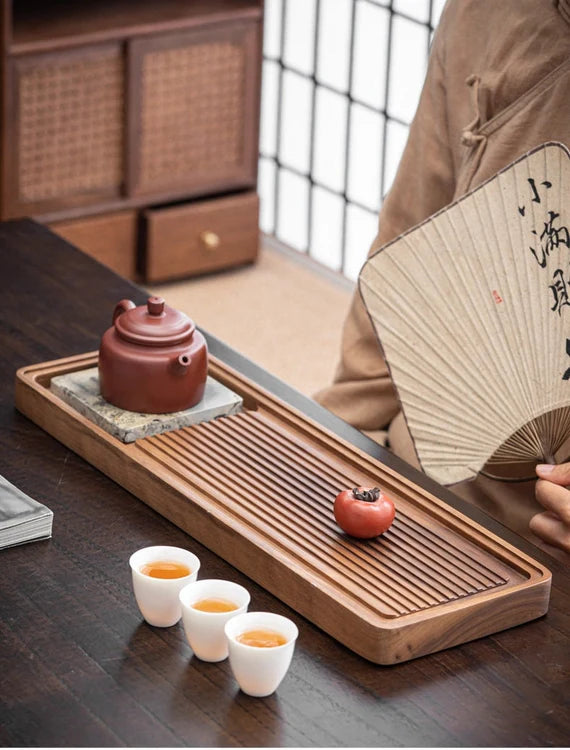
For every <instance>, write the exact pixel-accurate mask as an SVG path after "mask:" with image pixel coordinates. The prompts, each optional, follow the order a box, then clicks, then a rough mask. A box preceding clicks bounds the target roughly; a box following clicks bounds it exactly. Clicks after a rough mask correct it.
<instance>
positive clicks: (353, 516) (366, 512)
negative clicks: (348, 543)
mask: <svg viewBox="0 0 570 750" xmlns="http://www.w3.org/2000/svg"><path fill="white" fill-rule="evenodd" d="M395 515H396V509H395V507H394V503H393V502H392V500H390V498H389V497H388V496H387V495H385V494H384V493H383V492H382V491H381V490H380V488H379V487H374V488H372V489H366V488H364V487H355V488H354V489H353V490H343V491H342V492H341V493H339V494H338V495H337V496H336V499H335V501H334V517H335V520H336V522H337V523H338V525H339V526H340V528H341V529H342V530H343V531H345V532H346V533H347V534H350V536H354V537H357V538H358V539H373V538H374V537H375V536H379V535H380V534H383V533H384V532H385V531H387V530H388V529H389V528H390V526H391V525H392V521H393V520H394V516H395Z"/></svg>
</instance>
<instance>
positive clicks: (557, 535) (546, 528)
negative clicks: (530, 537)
mask: <svg viewBox="0 0 570 750" xmlns="http://www.w3.org/2000/svg"><path fill="white" fill-rule="evenodd" d="M536 473H537V474H538V476H539V480H538V481H537V483H536V490H535V494H536V499H537V500H538V502H539V503H540V504H541V505H542V506H544V508H546V510H545V511H544V512H543V513H537V514H536V515H535V516H533V517H532V518H531V519H530V524H529V526H530V530H531V531H532V532H533V533H534V534H536V535H537V536H539V537H540V538H541V539H542V540H543V541H545V542H547V544H551V545H553V546H554V547H558V548H559V549H561V550H564V551H565V552H566V553H568V554H569V555H570V489H568V487H569V486H570V462H568V463H564V464H558V465H557V466H555V465H552V464H539V465H538V466H537V467H536ZM569 559H570V558H569Z"/></svg>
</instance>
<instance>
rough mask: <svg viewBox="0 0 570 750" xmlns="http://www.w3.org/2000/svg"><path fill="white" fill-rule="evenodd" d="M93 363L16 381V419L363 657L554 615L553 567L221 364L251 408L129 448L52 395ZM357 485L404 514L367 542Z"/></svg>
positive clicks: (93, 356) (390, 657)
mask: <svg viewBox="0 0 570 750" xmlns="http://www.w3.org/2000/svg"><path fill="white" fill-rule="evenodd" d="M96 364H97V353H96V352H94V353H90V354H85V355H79V356H75V357H69V358H66V359H61V360H56V361H53V362H46V363H42V364H38V365H31V366H29V367H24V368H22V369H20V370H19V371H18V373H17V377H16V405H17V408H18V409H19V410H20V411H21V412H22V413H23V414H25V415H26V416H28V417H29V418H30V419H31V420H33V421H34V422H36V423H37V424H38V425H39V426H40V427H42V428H43V429H45V430H46V431H47V432H49V433H50V434H51V435H53V436H54V437H55V438H57V439H58V440H60V441H61V442H62V443H63V444H64V445H66V446H67V447H69V448H70V449H71V450H73V451H75V452H76V453H78V454H79V455H80V456H82V457H83V458H84V459H85V460H87V461H89V462H90V463H91V464H93V465H94V466H96V467H97V468H98V469H100V470H101V471H103V472H104V473H105V474H107V475H108V476H110V477H111V478H112V479H114V480H115V481H116V482H118V483H119V484H121V485H122V486H123V487H125V488H126V489H127V490H129V491H130V492H132V493H133V494H134V495H136V496H137V497H138V498H140V499H141V500H143V501H144V502H145V503H147V504H148V505H150V506H151V507H153V508H154V509H155V510H156V511H158V512H159V513H161V514H162V515H163V516H165V517H166V518H168V519H169V520H170V521H172V522H173V523H174V524H176V525H177V526H179V527H180V528H181V529H183V530H185V531H186V532H187V533H188V534H190V535H191V536H193V537H194V538H195V539H197V540H198V541H199V542H201V543H202V544H204V545H205V546H207V547H208V548H209V549H211V550H212V551H213V552H215V553H216V554H218V555H220V556H221V557H223V558H224V559H225V560H227V561H228V562H229V563H231V564H232V565H234V566H235V567H236V568H238V569H239V570H241V571H242V572H243V573H245V574H246V575H248V576H250V577H251V578H252V579H254V580H255V581H257V582H258V583H259V584H260V585H261V586H263V587H264V588H266V589H267V590H269V591H271V592H272V593H273V594H275V595H276V596H278V597H279V598H280V599H282V600H283V601H284V602H286V603H287V604H288V605H289V606H291V607H292V608H293V609H295V610H296V611H297V612H299V613H300V614H301V615H303V616H304V617H306V618H307V619H309V620H310V621H311V622H313V623H314V624H315V625H317V626H319V627H320V628H322V629H323V630H325V631H326V632H327V633H329V634H330V635H331V636H333V637H334V638H336V639H338V640H339V641H340V642H342V643H343V644H345V645H346V646H348V647H349V648H350V649H352V650H354V651H356V652H357V653H358V654H361V655H362V656H364V657H365V658H367V659H369V660H371V661H373V662H376V663H378V664H394V663H397V662H402V661H406V660H408V659H412V658H414V657H417V656H421V655H423V654H427V653H431V652H433V651H438V650H440V649H443V648H447V647H449V646H453V645H456V644H458V643H463V642H465V641H469V640H472V639H474V638H478V637H481V636H484V635H488V634H490V633H493V632H496V631H498V630H503V629H504V628H508V627H511V626H514V625H518V624H520V623H523V622H526V621H528V620H532V619H534V618H536V617H539V616H540V615H543V614H544V613H545V612H546V611H547V608H548V600H549V594H550V582H551V576H550V573H549V571H548V570H547V569H545V568H544V567H542V566H541V565H540V564H538V563H537V562H535V561H534V560H532V559H531V558H530V557H528V556H527V555H525V554H523V553H522V552H520V551H518V550H517V549H515V548H514V547H512V546H510V545H509V544H507V543H506V542H504V541H502V540H501V539H500V538H498V537H496V536H494V535H493V534H491V533H490V532H489V531H487V530H486V529H484V528H483V527H481V526H479V525H477V524H476V523H475V522H474V521H472V520H470V519H469V518H467V517H466V516H463V515H462V514H461V513H459V512H458V511H456V510H454V509H453V508H451V507H449V506H447V505H446V504H445V503H443V502H442V501H441V500H439V499H438V498H437V497H436V496H434V495H432V494H429V493H428V492H426V491H425V490H423V489H422V488H421V487H419V486H417V485H415V484H414V483H413V482H412V481H410V480H408V479H406V478H405V477H403V476H401V475H400V474H398V473H397V472H395V471H394V470H392V469H390V468H388V467H387V466H384V465H383V464H381V463H380V462H378V461H376V460H375V459H373V458H371V457H369V456H368V455H367V454H365V453H363V452H362V451H360V450H359V449H357V448H355V447H353V446H352V445H350V444H349V443H347V442H345V441H343V440H342V439H340V438H338V437H336V436H335V435H334V434H332V433H330V432H328V431H327V430H325V429H324V428H322V427H321V426H320V425H318V424H317V423H315V422H313V421H312V420H310V419H308V418H307V417H305V416H304V415H303V414H301V413H300V412H299V411H297V410H295V409H293V408H291V407H289V406H288V405H287V404H285V403H284V402H282V401H281V400H280V399H278V398H277V397H275V396H273V395H272V394H270V393H269V392H267V391H266V390H264V389H263V388H261V387H260V386H258V385H256V384H255V383H253V382H252V381H250V380H249V379H247V378H245V377H244V376H242V375H240V374H239V373H238V372H236V371H235V370H233V369H232V368H230V367H229V366H227V365H226V364H224V363H222V362H221V361H220V360H218V359H216V358H214V357H211V358H210V368H209V374H210V375H211V376H212V377H213V378H215V379H216V380H217V381H219V382H221V383H223V384H224V385H225V386H227V387H228V388H230V389H232V390H233V391H234V392H235V393H238V394H239V395H240V396H241V397H242V398H243V409H242V410H241V411H240V412H239V413H237V414H233V415H231V416H226V417H219V418H217V419H214V420H212V421H209V422H202V423H200V424H196V425H192V426H190V427H184V428H178V429H175V430H172V431H170V432H165V433H163V434H161V435H154V436H152V437H144V438H141V439H138V440H136V441H135V442H133V443H129V444H126V443H123V442H121V441H120V440H119V439H117V438H116V437H114V436H113V435H110V434H109V433H108V432H106V431H104V430H102V429H101V428H100V427H98V426H97V425H96V424H94V423H92V422H90V421H89V420H88V419H87V418H86V417H84V416H82V415H81V414H79V412H78V411H76V410H75V409H74V408H72V407H71V406H69V405H68V404H67V403H65V402H64V401H63V400H62V399H61V398H59V397H58V396H57V395H56V394H54V393H53V392H52V391H51V390H50V380H51V378H52V377H55V376H57V375H63V374H67V373H71V372H77V371H79V370H83V369H86V368H91V367H94V366H95V365H96ZM357 485H360V486H375V485H380V486H381V487H382V488H383V489H385V490H386V491H387V492H388V493H389V494H390V495H391V496H392V498H393V499H394V501H395V504H396V511H397V512H396V519H395V521H394V524H393V525H392V527H391V528H390V529H389V530H388V531H387V532H386V533H385V534H384V535H382V536H381V537H379V538H378V539H375V540H372V541H356V540H352V539H350V538H348V537H346V536H345V535H344V534H343V533H342V532H341V531H340V530H339V529H338V527H337V526H336V524H335V521H334V518H333V514H332V508H333V501H334V498H335V496H336V494H337V493H338V492H339V491H340V490H342V489H345V488H351V487H354V486H357Z"/></svg>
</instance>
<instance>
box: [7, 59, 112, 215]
mask: <svg viewBox="0 0 570 750" xmlns="http://www.w3.org/2000/svg"><path fill="white" fill-rule="evenodd" d="M123 49H124V48H123V46H122V45H119V44H106V45H101V46H95V47H83V48H81V49H76V50H72V51H62V52H57V53H49V54H34V55H27V56H24V57H19V58H14V59H13V60H12V61H11V64H10V73H11V90H12V97H13V99H12V104H13V106H12V112H13V113H14V115H13V116H12V117H11V118H10V121H9V128H10V129H11V130H12V132H10V133H9V135H8V142H9V143H10V144H11V148H10V150H9V154H8V163H9V185H10V186H11V190H10V195H9V196H8V201H9V209H8V211H9V215H10V216H22V215H29V214H35V215H40V214H43V213H47V212H51V211H57V210H58V209H60V208H66V207H69V206H82V205H89V204H93V203H96V202H100V201H102V200H107V199H113V198H116V197H118V196H120V194H121V190H122V186H123V184H124V172H125V169H124V164H125V158H124V157H125V155H124V135H125V59H124V52H123Z"/></svg>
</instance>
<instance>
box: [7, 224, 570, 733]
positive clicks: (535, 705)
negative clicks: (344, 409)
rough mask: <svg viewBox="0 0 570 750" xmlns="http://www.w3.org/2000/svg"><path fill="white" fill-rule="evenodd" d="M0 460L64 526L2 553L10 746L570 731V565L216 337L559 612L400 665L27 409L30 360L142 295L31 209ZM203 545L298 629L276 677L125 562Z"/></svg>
mask: <svg viewBox="0 0 570 750" xmlns="http://www.w3.org/2000/svg"><path fill="white" fill-rule="evenodd" d="M0 279H1V282H2V292H1V308H2V313H1V318H0V377H1V390H0V405H1V406H0V409H1V410H0V474H2V475H3V476H5V477H6V478H7V479H8V480H10V481H11V482H13V483H14V484H16V485H17V486H19V487H20V488H21V489H22V490H24V491H25V492H27V493H28V494H30V495H31V496H32V497H35V498H36V499H38V500H40V501H42V502H45V503H46V504H47V505H48V506H49V507H50V508H51V509H52V510H53V511H54V514H55V516H54V529H53V538H52V539H51V540H49V541H43V542H34V543H32V544H27V545H22V546H20V547H13V548H10V549H5V550H2V551H1V552H0V561H1V575H0V743H1V744H2V745H4V746H6V745H11V746H32V745H41V746H54V745H55V746H118V745H127V746H179V745H191V746H234V745H241V746H250V747H251V746H298V747H299V746H301V747H306V746H419V745H421V746H489V745H490V746H529V745H530V746H547V745H548V746H549V745H554V746H567V745H568V744H569V743H570V573H569V571H568V570H567V569H566V568H565V567H564V566H563V565H561V564H560V563H558V562H557V561H555V560H553V559H552V558H549V557H548V556H547V555H546V554H544V553H543V552H541V551H539V550H538V549H535V548H534V547H532V546H531V545H529V544H528V543H526V542H524V541H523V540H520V539H518V538H517V537H515V536H514V535H512V534H511V533H510V532H508V531H506V530H505V529H503V528H502V527H501V526H499V525H498V524H496V523H494V522H493V521H491V520H490V519H488V518H486V517H485V516H484V515H482V514H481V513H479V512H478V511H476V510H475V509H472V508H470V507H468V506H466V505H464V504H463V503H462V501H460V500H459V499H457V498H456V497H455V496H454V495H452V494H451V493H449V492H447V491H445V490H444V489H442V488H437V487H436V485H434V483H433V482H431V481H430V480H428V479H427V478H424V477H423V476H422V475H420V474H418V473H417V472H415V471H413V470H412V469H410V468H409V467H407V466H406V465H405V464H403V463H401V462H399V461H398V460H396V459H395V458H393V457H391V456H390V455H389V454H386V453H385V452H383V451H382V450H381V449H380V448H379V447H378V446H376V444H374V443H372V442H370V441H368V440H367V439H366V438H365V437H363V436H362V435H360V433H358V432H356V431H355V430H353V429H351V428H350V427H348V426H347V425H345V424H344V423H342V422H341V421H340V420H337V419H336V418H334V417H333V416H332V415H330V414H328V413H327V412H325V411H324V410H323V409H321V408H320V407H318V406H317V405H316V404H314V403H313V402H311V401H310V400H309V399H306V398H304V397H303V396H301V395H300V394H298V393H296V392H295V391H293V390H292V389H290V388H288V387H287V386H286V385H285V384H283V383H282V382H280V381H278V380H277V379H275V378H273V377H271V376H270V375H269V374H268V373H266V372H264V371H263V370H261V369H260V368H258V367H256V366H255V365H253V364H252V363H251V362H249V361H248V360H246V359H244V358H242V357H240V355H239V354H237V353H236V352H234V351H232V350H231V349H229V348H228V347H227V346H225V345H224V344H223V343H221V342H219V341H217V340H216V339H214V338H213V337H211V336H210V337H209V345H210V349H211V351H212V352H213V353H214V354H216V355H217V356H219V357H220V358H222V359H224V360H226V361H228V362H230V363H231V364H232V365H233V366H235V367H237V368H238V369H241V370H242V371H243V372H245V373H246V374H247V375H248V376H249V377H251V378H252V379H254V380H256V381H258V382H260V383H261V384H262V385H264V386H265V387H267V388H269V389H270V390H272V391H273V392H274V393H277V394H278V395H279V396H281V397H282V398H283V399H285V400H287V401H289V402H290V403H292V404H293V405H295V406H296V407H297V408H300V409H302V410H304V411H305V412H307V413H308V414H309V415H310V416H312V417H313V418H315V419H317V420H320V421H321V422H322V423H323V424H325V425H326V426H327V427H329V428H330V429H333V430H334V431H336V432H337V433H339V434H341V435H342V436H343V437H345V438H347V439H349V440H352V441H353V442H354V443H357V444H358V445H359V446H360V447H361V448H363V449H364V450H368V451H369V452H370V453H371V454H372V455H376V456H378V457H380V458H381V460H385V461H386V462H387V463H390V464H391V465H392V466H394V467H396V468H398V469H399V470H400V471H401V472H402V473H406V474H408V475H409V476H411V477H413V478H415V479H416V481H418V482H419V483H423V484H424V485H425V486H426V487H427V488H428V489H430V490H431V491H434V488H435V491H436V492H437V494H438V495H439V496H440V497H442V498H443V499H445V500H446V501H447V502H449V503H450V504H452V505H454V506H455V507H458V508H460V509H461V510H463V511H464V512H466V513H467V514H468V515H470V516H471V517H472V518H475V519H476V520H478V521H479V522H480V523H482V524H483V525H485V526H487V527H488V528H490V529H492V530H493V531H494V532H496V533H498V534H499V535H501V536H503V538H506V539H508V540H509V541H511V542H514V543H515V544H516V545H517V546H518V547H520V548H522V549H524V550H525V551H527V552H529V553H530V554H531V555H532V556H533V557H535V558H536V559H538V560H540V561H542V562H545V563H546V564H547V566H548V567H549V568H550V570H551V571H552V573H553V585H552V595H551V604H550V610H549V612H548V614H547V615H546V616H545V617H543V618H541V619H540V620H536V621H534V622H531V623H528V624H525V625H521V626H519V627H517V628H513V629H511V630H508V631H505V632H502V633H498V634H496V635H494V636H491V637H487V638H483V639H480V640H478V641H474V642H471V643H467V644H465V645H463V646H459V647H456V648H453V649H449V650H447V651H443V652H440V653H437V654H432V655H430V656H426V657H423V658H420V659H416V660H414V661H411V662H407V663H405V664H401V665H398V666H393V667H380V666H376V665H374V664H371V663H369V662H367V661H365V660H364V659H362V658H360V657H358V656H356V655H355V654H354V653H352V652H351V651H349V650H348V649H346V648H345V647H343V646H341V645H340V644H339V643H337V642H336V641H334V640H333V639H332V638H330V637H329V636H327V635H326V634H325V633H323V632H322V631H320V630H318V629H317V628H316V627H314V626H313V625H311V624H310V623H309V622H307V621H306V620H304V619H303V618H302V617H300V616H298V615H297V614H296V613H295V612H293V611H291V610H290V609H289V608H288V607H286V606H285V605H284V604H283V603H282V602H280V601H279V600H278V599H276V598H275V597H273V596H272V595H270V594H268V593H267V592H265V591H264V590H263V589H261V588H260V587H259V586H258V585H256V584H255V583H254V582H253V581H251V580H249V579H248V578H246V577H245V576H244V575H242V574H241V573H240V572H239V571H237V570H235V569H234V568H232V567H231V566H230V565H228V564H227V563H225V562H224V561H223V560H222V559H221V558H219V557H217V556H216V555H214V554H212V553H211V552H210V551H209V550H208V549H207V548H205V547H204V546H202V545H200V544H198V543H197V542H196V541H194V540H193V539H192V538H191V537H189V536H188V535H186V534H185V533H183V532H182V531H180V530H179V529H177V528H176V527H175V526H173V525H172V524H171V523H169V522H168V521H166V520H165V519H163V518H162V517H161V516H159V515H158V514H157V513H155V512H154V511H153V510H151V509H150V508H148V507H147V506H146V505H144V504H143V503H142V502H140V501H139V500H138V499H137V498H135V497H134V496H132V495H130V494H129V493H128V492H126V491H125V490H123V489H122V488H121V487H120V486H119V485H117V484H115V483H114V482H113V481H111V480H110V479H108V478H107V477H106V476H104V475H103V474H102V473H100V472H99V471H97V470H96V469H94V468H92V467H91V466H90V465H89V464H87V463H86V462H85V461H83V460H82V459H81V458H79V457H78V456H76V455H75V454H74V453H73V452H72V451H69V450H68V449H67V448H65V447H64V446H63V445H61V444H60V443H58V442H57V441H56V440H54V439H53V438H52V437H50V436H49V435H48V434H46V433H45V432H43V431H42V430H41V429H39V428H38V427H37V426H36V425H35V424H33V423H32V422H30V421H29V420H27V419H26V418H25V417H23V416H22V415H20V414H19V413H18V412H17V411H16V410H15V408H14V399H13V384H14V374H15V372H16V369H17V368H18V367H21V366H23V365H28V364H32V363H36V362H42V361H46V360H50V359H57V358H60V357H64V356H68V355H72V354H79V353H82V352H87V351H92V350H94V349H97V348H98V345H99V338H100V335H101V333H102V332H103V331H104V330H105V329H106V328H107V327H108V326H109V324H110V316H111V311H112V310H113V308H114V305H115V303H116V302H117V301H118V300H119V299H122V298H124V297H128V298H131V299H133V300H134V301H135V302H136V303H137V304H141V303H143V302H144V301H145V299H146V294H145V292H144V291H143V290H142V289H140V288H138V287H136V286H133V285H132V284H130V283H129V282H127V281H125V280H123V279H121V278H120V277H118V276H116V275H115V274H113V273H112V272H111V271H109V270H107V269H106V268H104V267H103V266H101V265H99V264H98V263H96V262H95V261H92V260H91V259H90V258H88V257H87V256H85V255H83V254H81V253H79V252H78V251H76V250H74V249H73V248H72V247H70V246H69V245H67V244H66V243H65V242H63V241H62V240H60V239H58V238H56V237H55V236H53V235H51V234H50V233H49V232H48V231H47V230H45V229H43V228H42V227H39V226H38V225H36V224H34V223H33V222H31V221H19V222H10V223H5V224H1V225H0ZM149 544H172V545H177V546H181V547H187V548H189V549H191V550H193V551H194V552H195V553H196V554H197V555H198V556H199V557H200V559H201V561H202V571H201V572H202V573H203V574H204V575H205V573H206V572H207V575H208V577H212V578H217V577H222V578H231V579H233V580H235V581H238V582H239V583H241V584H243V585H245V586H246V587H247V588H248V589H249V590H250V591H251V594H252V604H251V609H257V610H260V609H264V610H271V611H274V612H279V613H282V614H285V615H288V616H290V617H292V619H293V620H295V622H296V623H297V624H298V625H299V628H300V636H299V640H298V642H297V648H296V651H295V656H294V658H293V662H292V665H291V668H290V670H289V673H288V674H287V676H286V678H285V680H284V681H283V682H282V684H281V686H280V687H279V689H278V691H277V692H276V693H275V694H274V695H272V696H270V697H269V698H265V699H256V698H250V697H248V696H246V695H244V694H243V693H241V692H240V691H239V690H238V688H237V686H236V683H235V682H234V680H233V678H232V675H231V672H230V668H229V664H228V662H227V661H224V662H221V663H218V664H208V663H204V662H200V661H198V660H197V659H195V658H192V652H191V650H190V648H189V646H188V645H187V644H186V642H185V639H184V633H183V630H182V626H181V625H178V626H175V627H173V628H169V629H154V628H151V627H149V626H147V625H145V624H144V623H143V622H142V621H141V616H140V614H139V612H138V609H137V606H136V603H135V601H134V598H133V595H132V590H131V583H130V571H129V566H128V558H129V555H130V553H131V552H133V551H134V550H136V549H138V548H139V547H144V546H146V545H149Z"/></svg>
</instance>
